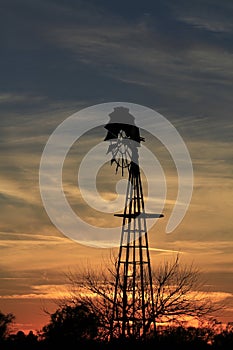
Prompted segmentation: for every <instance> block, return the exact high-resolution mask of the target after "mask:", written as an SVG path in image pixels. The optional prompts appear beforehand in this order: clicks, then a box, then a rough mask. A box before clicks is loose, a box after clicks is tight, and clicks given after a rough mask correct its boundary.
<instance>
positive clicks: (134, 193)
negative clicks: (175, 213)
mask: <svg viewBox="0 0 233 350" xmlns="http://www.w3.org/2000/svg"><path fill="white" fill-rule="evenodd" d="M109 116H110V121H109V123H108V124H107V125H105V128H106V129H107V130H108V132H107V135H106V137H105V141H109V142H110V145H109V148H108V152H111V153H112V160H111V164H114V163H115V164H116V171H118V169H121V172H122V176H123V175H124V170H125V169H127V170H128V185H127V190H126V198H125V208H124V212H123V213H122V214H115V216H118V217H122V230H121V239H120V247H119V254H118V260H117V265H116V280H115V290H114V301H113V314H112V322H111V337H136V338H139V337H145V336H146V334H147V333H148V331H153V330H154V331H155V326H156V325H155V310H154V297H153V281H152V273H151V263H150V254H149V244H148V233H147V225H146V219H148V218H155V217H156V218H158V217H163V215H162V214H147V213H146V212H145V206H144V198H143V188H142V181H141V174H140V167H139V153H138V148H139V147H140V143H141V141H144V139H143V138H142V137H140V132H139V128H138V127H137V126H136V125H135V123H134V119H135V118H134V117H133V116H132V115H131V114H130V113H129V110H128V109H127V108H124V107H116V108H114V111H113V112H112V113H111V114H110V115H109Z"/></svg>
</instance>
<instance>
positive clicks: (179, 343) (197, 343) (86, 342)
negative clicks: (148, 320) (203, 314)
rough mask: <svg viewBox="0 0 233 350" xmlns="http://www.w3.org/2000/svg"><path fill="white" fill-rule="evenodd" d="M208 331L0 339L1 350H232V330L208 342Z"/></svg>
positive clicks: (21, 334)
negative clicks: (143, 337)
mask: <svg viewBox="0 0 233 350" xmlns="http://www.w3.org/2000/svg"><path fill="white" fill-rule="evenodd" d="M209 334H211V330H210V329H209V330H208V329H203V328H194V327H188V328H184V327H181V326H179V327H174V328H167V329H164V330H163V331H162V332H160V333H159V334H158V335H157V336H156V337H151V338H149V339H147V340H145V341H143V340H133V339H125V340H123V339H114V340H113V341H111V342H110V341H108V342H107V341H103V340H102V341H101V340H100V339H96V340H94V339H79V338H78V337H77V336H76V334H72V333H70V335H69V337H67V336H66V335H64V337H63V336H62V334H61V335H60V337H59V341H58V340H57V341H56V340H54V339H53V340H51V339H49V338H43V337H41V336H39V335H36V334H34V333H33V332H32V331H31V332H29V334H27V335H25V334H24V332H22V331H19V332H17V333H16V334H11V335H9V336H7V337H6V338H5V339H2V340H1V342H0V348H1V349H2V350H29V349H30V350H53V349H55V348H62V347H65V348H66V349H69V350H72V349H75V350H77V349H90V350H100V349H101V350H104V349H106V350H119V349H127V348H132V347H133V348H134V350H138V349H140V350H141V349H144V350H146V349H148V350H149V349H158V350H160V349H163V350H164V349H168V348H171V349H174V350H176V349H179V350H182V349H185V350H187V349H189V350H196V349H198V350H211V349H213V350H232V348H233V347H232V346H233V332H232V329H231V330H227V331H226V330H224V331H222V332H221V333H219V334H215V335H214V336H212V340H211V343H210V340H209Z"/></svg>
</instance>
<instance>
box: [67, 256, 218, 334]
mask: <svg viewBox="0 0 233 350" xmlns="http://www.w3.org/2000/svg"><path fill="white" fill-rule="evenodd" d="M116 265H117V259H114V258H113V259H110V262H109V261H108V262H107V263H105V267H101V268H98V269H97V268H91V267H86V268H85V269H82V270H81V271H79V272H76V273H69V274H68V275H67V276H68V279H69V282H70V284H71V300H70V301H71V302H72V303H77V302H79V303H80V302H82V303H84V304H86V305H87V306H88V308H89V309H90V311H91V312H94V313H95V314H97V315H98V318H99V322H100V333H99V334H100V336H101V337H102V338H105V337H108V336H109V332H110V329H111V320H112V310H113V302H114V290H115V279H116ZM152 273H153V289H154V313H155V317H156V322H157V323H161V322H165V323H166V324H167V323H169V322H173V323H174V322H180V321H183V320H187V318H196V319H202V318H203V317H207V316H211V314H212V313H213V312H214V311H216V310H217V306H216V305H215V304H214V303H213V302H212V301H211V299H210V298H209V297H208V294H207V293H206V292H203V284H204V283H203V282H202V280H201V274H200V272H199V271H198V270H197V269H196V268H195V267H194V266H193V265H190V266H187V265H181V263H180V256H179V255H177V256H176V258H175V259H174V260H173V261H171V262H165V263H164V264H163V265H160V266H159V267H158V268H157V270H153V271H152ZM145 285H146V283H145ZM122 288H123V286H122ZM148 288H149V286H148ZM146 292H147V291H146V290H145V293H146ZM122 294H123V293H122ZM138 297H140V296H138ZM66 302H67V301H66ZM131 302H132V301H130V298H129V300H128V301H127V308H128V309H129V310H130V307H131V304H130V303H131ZM118 303H119V309H122V308H123V307H122V305H123V301H122V298H118ZM122 312H123V310H122ZM140 317H141V316H140V312H139V313H138V322H140ZM148 318H149V315H148ZM149 325H150V322H148V331H149ZM118 336H119V334H118Z"/></svg>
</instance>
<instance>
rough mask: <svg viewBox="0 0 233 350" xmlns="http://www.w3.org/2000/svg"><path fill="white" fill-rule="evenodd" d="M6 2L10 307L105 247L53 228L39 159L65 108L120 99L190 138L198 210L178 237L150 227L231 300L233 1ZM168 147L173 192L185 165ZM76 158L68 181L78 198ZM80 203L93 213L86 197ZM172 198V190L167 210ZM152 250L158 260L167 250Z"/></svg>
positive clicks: (157, 242) (5, 270)
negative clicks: (178, 165) (176, 162)
mask: <svg viewBox="0 0 233 350" xmlns="http://www.w3.org/2000/svg"><path fill="white" fill-rule="evenodd" d="M0 6H1V11H0V23H1V45H0V48H1V55H0V62H1V63H0V77H1V78H0V81H1V84H0V110H1V117H0V123H1V128H0V145H1V149H2V152H1V154H0V157H1V163H0V168H1V172H0V176H1V192H0V205H1V227H0V231H1V233H0V236H1V249H2V253H1V258H0V259H1V273H2V274H1V276H2V277H1V278H2V282H1V285H2V291H1V295H2V296H3V298H2V299H1V300H0V308H2V309H4V310H5V309H6V310H7V311H8V312H10V311H13V312H14V310H9V308H10V306H9V300H10V299H11V300H12V298H15V300H17V297H20V298H22V299H23V298H24V300H27V297H29V296H31V297H32V296H34V298H35V299H36V298H37V299H38V298H40V297H41V292H42V294H43V293H44V294H43V295H44V297H45V298H46V296H47V294H49V288H50V287H51V286H59V285H61V286H63V285H64V284H65V281H64V280H62V278H61V277H60V271H63V270H65V269H66V268H67V267H68V266H74V265H75V264H76V263H77V261H76V258H77V257H78V260H82V259H84V260H85V259H89V258H90V259H91V258H92V256H93V255H94V256H95V257H96V258H97V257H98V258H100V257H101V256H102V254H103V251H102V250H100V251H98V252H97V251H96V250H93V249H91V248H86V250H85V252H84V251H83V249H82V247H80V246H79V245H77V244H75V243H74V242H71V241H69V240H68V239H67V238H64V237H63V235H62V234H61V233H60V232H58V231H57V230H56V228H55V227H53V225H52V223H51V222H50V220H49V218H48V217H47V214H46V212H45V210H44V209H43V205H42V202H41V199H40V193H39V186H38V170H39V162H40V157H41V153H42V151H43V148H44V146H45V144H46V141H47V139H48V137H49V135H50V134H51V133H52V132H53V130H54V129H55V128H56V127H57V126H58V125H59V124H60V123H61V122H62V121H63V120H64V119H65V118H67V117H68V116H69V115H71V114H72V113H74V112H76V111H78V110H79V109H81V108H83V107H88V106H90V105H93V104H98V103H104V102H111V101H126V102H131V103H137V104H141V105H145V106H147V107H150V108H153V109H155V110H156V111H158V112H159V113H161V114H163V115H164V116H165V117H166V118H167V119H168V120H169V121H170V122H171V123H173V125H174V126H175V127H176V128H177V130H178V131H179V133H180V134H181V136H182V137H183V139H184V141H185V142H186V145H187V147H188V149H189V152H190V155H191V158H192V161H193V166H194V176H195V183H194V192H193V199H192V203H191V206H190V210H189V211H188V213H187V215H186V217H185V218H184V220H183V222H182V224H181V225H180V226H179V228H178V229H177V230H176V232H174V234H172V235H171V236H169V237H167V236H165V233H164V227H165V223H166V221H165V223H160V224H159V225H160V226H159V227H158V231H156V229H155V230H154V231H153V230H152V235H151V245H152V247H154V248H156V247H158V248H161V249H171V250H172V249H174V250H180V249H181V248H182V251H184V260H185V261H189V260H194V261H197V262H198V264H199V267H200V268H201V269H203V270H204V271H205V274H206V275H207V276H208V278H209V280H210V284H211V288H212V289H211V290H212V291H214V292H216V293H226V294H225V297H226V298H227V300H230V298H231V296H230V294H231V293H232V220H231V217H232V204H233V203H232V187H233V184H232V159H233V158H232V126H233V123H232V92H233V91H232V90H233V85H232V79H233V24H232V11H233V4H232V3H231V1H227V0H223V1H217V0H196V1H181V0H178V1H172V0H164V1H157V0H156V1H143V2H142V1H117V2H111V1H107V0H106V1H97V0H96V1H94V0H93V1H79V0H77V1H72V0H68V1H57V0H56V1H42V0H34V1H29V0H28V1H26V0H22V1H20V2H19V1H16V0H9V1H4V0H3V1H1V5H0ZM99 137H101V135H99ZM89 147H90V145H89ZM85 150H86V148H85V147H84V146H83V152H84V153H85ZM159 152H160V153H159V155H160V157H161V159H162V160H163V162H164V166H165V167H167V174H168V179H169V180H170V181H169V188H168V189H169V192H168V194H169V198H170V200H171V201H172V199H173V198H174V196H175V193H176V177H175V171H174V168H173V167H172V165H171V163H169V161H168V160H167V158H166V153H165V152H164V150H163V149H160V148H159ZM74 154H75V152H74ZM76 155H77V154H76ZM71 166H72V161H71V162H70V163H69V164H68V165H67V174H66V179H67V183H66V185H65V186H66V187H67V193H69V194H70V201H71V202H72V203H75V199H76V198H75V196H74V194H72V190H73V187H72V186H73V182H74V180H73V179H72V174H73V173H72V171H73V170H72V167H71ZM108 181H110V180H109V179H108ZM69 190H70V192H69ZM76 205H77V207H79V206H80V208H82V209H81V210H82V211H83V215H84V216H85V213H88V215H89V216H91V215H92V214H91V213H90V212H89V211H88V210H87V208H86V207H85V206H84V205H83V203H81V202H78V204H77V203H76ZM74 206H75V205H74ZM171 207H172V205H171V204H169V201H168V203H167V207H166V208H165V209H166V210H167V213H169V212H170V210H171ZM90 220H91V219H90ZM92 220H97V218H96V216H95V215H94V216H93V218H92ZM101 220H103V223H104V222H105V219H102V218H101ZM107 220H108V218H106V221H107ZM32 250H33V254H32ZM152 254H153V256H152V260H153V261H154V263H155V264H156V262H157V260H156V259H158V260H159V259H160V256H161V259H162V258H163V254H162V253H161V254H160V253H158V256H159V257H157V256H156V255H154V254H155V253H153V252H152ZM57 256H63V259H61V260H59V261H58V260H57ZM58 271H59V272H58ZM45 276H46V277H45ZM46 286H47V289H46ZM49 286H50V287H49ZM46 293H47V294H46ZM6 297H8V299H7V298H6ZM222 297H223V295H222ZM231 300H232V299H231ZM25 303H26V301H25ZM10 305H11V304H10ZM25 305H26V304H25ZM228 309H229V310H228V311H227V315H228V316H227V317H228V319H230V318H231V320H232V306H231V307H230V306H229V308H228ZM15 310H16V313H17V308H16V309H15ZM28 317H29V316H28ZM19 320H21V319H20V315H19ZM21 321H22V323H25V322H26V321H25V320H21ZM21 321H19V322H21ZM34 326H35V325H33V326H32V327H34ZM28 327H29V326H28Z"/></svg>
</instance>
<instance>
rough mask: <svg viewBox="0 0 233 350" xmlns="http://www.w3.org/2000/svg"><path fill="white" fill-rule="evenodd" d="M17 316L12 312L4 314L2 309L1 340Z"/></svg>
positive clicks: (0, 321)
mask: <svg viewBox="0 0 233 350" xmlns="http://www.w3.org/2000/svg"><path fill="white" fill-rule="evenodd" d="M14 319H15V316H14V315H13V314H12V313H9V314H4V313H2V312H1V311H0V341H2V340H4V339H5V338H6V337H7V335H8V333H9V327H10V325H11V324H12V322H13V321H14Z"/></svg>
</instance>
